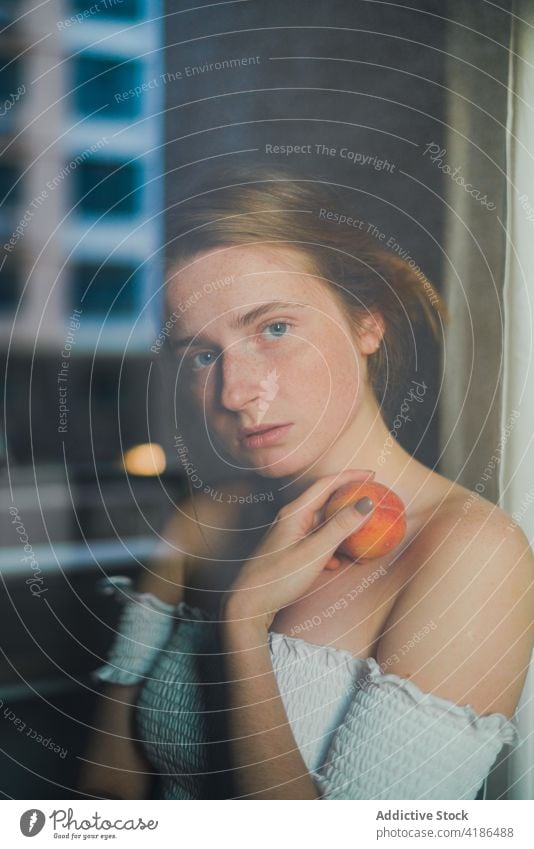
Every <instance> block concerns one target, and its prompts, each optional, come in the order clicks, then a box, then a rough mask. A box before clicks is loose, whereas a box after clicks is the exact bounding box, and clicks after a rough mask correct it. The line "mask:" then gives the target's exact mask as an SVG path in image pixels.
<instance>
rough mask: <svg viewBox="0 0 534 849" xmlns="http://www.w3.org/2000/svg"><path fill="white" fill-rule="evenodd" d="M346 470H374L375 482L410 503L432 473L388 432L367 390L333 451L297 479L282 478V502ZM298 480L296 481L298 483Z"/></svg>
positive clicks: (371, 394) (373, 399)
mask: <svg viewBox="0 0 534 849" xmlns="http://www.w3.org/2000/svg"><path fill="white" fill-rule="evenodd" d="M344 469H361V470H365V471H369V470H372V471H374V472H375V473H376V474H375V478H374V479H375V480H376V481H377V482H378V483H382V484H384V486H387V487H388V488H390V489H393V490H394V491H395V492H396V493H397V494H398V495H399V496H400V497H401V498H402V499H403V500H404V501H405V503H409V502H410V501H411V500H412V499H413V498H414V497H415V494H416V491H417V489H418V488H419V486H420V484H421V479H422V475H423V476H424V475H429V474H431V472H430V470H429V469H427V468H426V467H425V466H423V465H422V464H421V463H419V461H417V460H416V459H415V458H414V457H412V456H411V454H410V453H409V452H408V451H406V450H405V449H404V448H402V446H401V445H399V443H398V441H397V439H396V438H395V437H394V436H393V435H392V433H391V431H389V430H388V428H387V426H386V424H385V422H384V420H383V418H382V415H381V413H380V408H379V406H378V402H377V400H376V398H375V395H374V393H373V391H372V390H371V389H370V388H369V387H367V388H366V392H365V394H364V397H362V399H361V400H360V404H359V409H358V412H357V414H356V416H355V417H354V418H353V419H352V420H351V422H350V424H349V425H348V426H347V428H346V429H345V431H343V433H342V434H341V435H340V437H339V438H338V439H337V440H336V442H335V443H334V444H333V445H332V447H331V449H330V450H329V451H328V452H327V453H326V454H325V455H324V456H323V457H321V459H320V460H319V461H318V462H317V463H315V464H314V465H313V466H312V467H310V468H309V469H307V470H304V471H303V472H301V473H299V475H298V476H294V477H288V478H280V479H278V483H279V485H280V501H281V503H283V504H285V503H287V502H288V501H292V500H293V499H294V498H297V496H298V495H299V494H300V493H301V492H303V491H304V490H305V489H307V488H308V487H309V486H311V484H312V483H314V481H316V480H318V479H319V478H321V477H324V476H326V475H331V474H335V473H336V472H340V471H342V470H344ZM295 478H296V479H295Z"/></svg>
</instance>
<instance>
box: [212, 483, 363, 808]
mask: <svg viewBox="0 0 534 849" xmlns="http://www.w3.org/2000/svg"><path fill="white" fill-rule="evenodd" d="M373 474H374V473H372V472H370V473H367V472H362V471H361V470H356V469H348V470H346V471H344V472H341V473H339V474H338V475H330V476H328V477H325V478H321V479H320V480H318V481H316V483H315V484H313V485H312V486H311V487H309V489H307V490H306V491H305V492H304V493H302V494H301V495H300V496H299V498H297V499H295V501H293V502H291V503H289V504H286V506H285V507H283V508H282V509H281V510H280V511H279V512H278V514H277V515H276V517H275V520H274V522H273V524H272V525H271V527H270V528H269V530H268V532H267V534H266V535H265V537H264V539H263V540H262V542H261V544H260V545H259V547H258V548H257V549H256V550H255V552H254V553H253V555H251V557H250V558H249V559H248V560H247V561H246V563H244V564H243V566H242V567H241V570H240V572H239V575H238V577H237V579H236V581H235V582H234V583H233V585H232V586H231V588H230V590H229V592H228V594H227V596H226V599H225V601H224V604H223V605H222V607H221V617H220V618H221V642H222V646H223V651H224V652H225V664H226V683H227V685H228V689H227V692H228V701H229V704H228V716H229V725H230V746H231V752H232V757H233V762H234V763H233V765H234V769H235V780H236V783H237V788H238V794H239V796H246V797H247V798H253V799H317V798H319V797H318V793H317V790H316V786H315V784H314V781H313V778H312V777H311V775H310V774H309V772H308V770H307V767H306V765H305V763H304V761H303V759H302V756H301V754H300V751H299V749H298V746H297V744H296V741H295V738H294V737H293V733H292V731H291V727H290V724H289V720H288V718H287V714H286V712H285V708H284V705H283V702H282V698H281V696H280V692H279V690H278V685H277V682H276V678H275V674H274V671H273V667H272V663H271V657H270V648H269V642H268V632H269V627H270V625H271V624H272V621H273V619H274V616H275V614H276V611H278V610H280V609H281V608H282V607H286V606H287V605H288V604H291V603H292V602H294V601H296V600H297V599H298V598H300V597H301V596H302V595H303V594H304V593H305V592H306V590H307V589H308V588H309V587H310V586H312V584H313V583H314V581H315V579H316V578H317V576H318V575H319V574H320V573H321V572H322V570H323V569H324V568H325V567H326V565H327V564H331V563H332V558H333V554H334V552H335V550H336V549H337V548H338V546H339V545H340V543H341V542H342V540H343V539H345V538H346V537H347V536H348V535H349V534H350V533H353V532H355V531H356V530H358V529H359V528H360V527H361V526H362V525H363V524H364V523H365V522H366V521H367V520H368V519H369V517H370V515H371V514H370V512H369V509H372V508H373V504H372V503H371V502H370V501H369V499H362V501H363V502H366V501H367V502H368V503H364V504H361V503H360V502H358V504H357V505H355V507H356V509H355V508H354V506H350V507H345V508H344V509H342V510H339V511H338V512H337V513H336V514H335V515H334V516H332V517H330V519H328V520H327V521H325V522H323V523H322V524H320V521H321V517H322V513H323V508H324V504H325V503H326V501H327V500H328V498H329V497H330V495H331V494H332V492H333V491H334V490H335V489H336V488H337V487H339V486H341V485H342V484H343V483H345V482H348V481H350V480H362V479H363V480H364V479H367V478H369V477H370V476H372V475H373Z"/></svg>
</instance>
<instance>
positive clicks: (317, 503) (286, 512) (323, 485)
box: [282, 469, 375, 529]
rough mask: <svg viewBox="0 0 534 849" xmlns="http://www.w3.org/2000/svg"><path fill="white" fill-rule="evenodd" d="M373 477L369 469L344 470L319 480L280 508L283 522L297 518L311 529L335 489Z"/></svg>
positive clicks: (373, 473)
mask: <svg viewBox="0 0 534 849" xmlns="http://www.w3.org/2000/svg"><path fill="white" fill-rule="evenodd" d="M374 476H375V472H374V471H372V470H369V469H345V470H344V471H343V472H337V473H336V474H334V475H327V476H326V477H323V478H319V480H317V481H315V483H314V484H312V486H310V487H308V489H306V490H305V491H304V492H303V493H302V494H301V495H299V497H298V498H295V500H294V501H290V502H289V503H288V504H286V505H285V507H283V508H282V511H283V518H284V521H286V520H288V519H289V520H291V518H292V517H297V518H298V521H299V524H300V523H304V524H307V525H308V527H309V529H311V528H312V527H313V524H314V520H315V517H314V514H315V513H316V512H317V511H318V510H320V509H321V508H322V507H323V506H324V505H325V503H326V502H327V501H328V499H329V498H330V496H331V495H332V493H333V492H335V491H336V489H339V487H340V486H342V485H343V484H346V483H349V482H350V481H364V480H372V478H373V477H374Z"/></svg>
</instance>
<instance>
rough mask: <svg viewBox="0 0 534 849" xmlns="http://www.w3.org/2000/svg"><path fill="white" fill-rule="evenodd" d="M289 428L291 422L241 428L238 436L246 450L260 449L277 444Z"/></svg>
mask: <svg viewBox="0 0 534 849" xmlns="http://www.w3.org/2000/svg"><path fill="white" fill-rule="evenodd" d="M291 427H292V423H291V422H286V423H284V424H273V423H271V424H264V425H261V426H259V427H252V428H241V429H240V431H239V433H238V436H239V440H240V442H241V443H242V444H243V445H245V446H246V447H247V448H261V447H262V446H264V445H273V444H274V443H276V442H278V441H279V440H280V439H282V438H283V437H284V436H285V434H286V433H287V432H288V430H289V429H290V428H291Z"/></svg>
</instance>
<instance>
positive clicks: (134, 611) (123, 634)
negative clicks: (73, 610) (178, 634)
mask: <svg viewBox="0 0 534 849" xmlns="http://www.w3.org/2000/svg"><path fill="white" fill-rule="evenodd" d="M106 591H107V592H110V593H112V594H113V595H115V596H116V597H117V598H118V600H120V601H121V602H122V605H123V606H122V609H121V612H120V614H119V619H118V623H117V629H116V633H115V638H114V640H113V643H112V645H111V648H110V650H109V654H108V658H107V662H106V663H105V664H104V665H103V666H100V667H98V669H95V670H94V671H93V672H92V678H93V679H94V680H95V681H102V682H105V683H108V684H124V685H130V684H137V683H139V682H140V681H141V680H142V679H143V678H144V676H145V675H146V674H147V672H148V671H149V670H150V668H151V667H152V665H153V663H154V661H155V659H156V657H157V655H158V653H159V652H160V651H161V650H162V648H163V647H164V646H165V644H166V643H167V641H168V640H169V638H170V635H171V633H172V630H173V627H174V624H175V622H176V618H177V617H178V618H179V617H180V615H181V614H182V613H183V612H184V609H185V608H186V605H185V604H184V603H183V602H180V603H178V604H177V605H174V604H167V603H166V602H164V601H161V599H159V598H157V596H155V595H153V594H152V593H149V592H143V593H140V592H137V591H136V590H133V589H131V586H130V585H129V584H127V583H126V582H125V583H121V584H116V585H113V584H111V586H110V588H109V589H108V590H106ZM185 612H186V615H187V610H186V611H185Z"/></svg>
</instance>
